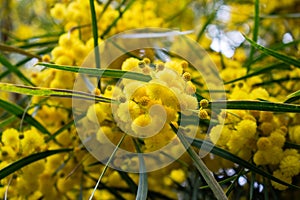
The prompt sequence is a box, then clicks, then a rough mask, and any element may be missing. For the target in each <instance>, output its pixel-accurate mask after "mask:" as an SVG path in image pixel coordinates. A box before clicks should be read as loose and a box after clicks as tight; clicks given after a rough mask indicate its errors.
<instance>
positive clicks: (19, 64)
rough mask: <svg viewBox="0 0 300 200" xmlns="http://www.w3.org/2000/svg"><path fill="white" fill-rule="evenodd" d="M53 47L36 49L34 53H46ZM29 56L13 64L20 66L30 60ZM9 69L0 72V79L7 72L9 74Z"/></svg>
mask: <svg viewBox="0 0 300 200" xmlns="http://www.w3.org/2000/svg"><path fill="white" fill-rule="evenodd" d="M52 49H53V47H48V48H46V49H42V50H41V51H38V52H37V53H36V54H37V55H41V54H46V53H49V52H50V51H51V50H52ZM30 60H31V58H29V57H26V58H24V59H22V60H20V61H19V62H18V63H16V64H15V66H16V67H17V68H18V67H20V66H21V65H23V64H25V63H26V62H28V61H30ZM10 73H11V71H10V70H6V71H4V72H3V73H1V74H0V80H1V79H2V78H4V77H6V76H7V75H8V74H10Z"/></svg>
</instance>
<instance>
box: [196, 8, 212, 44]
mask: <svg viewBox="0 0 300 200" xmlns="http://www.w3.org/2000/svg"><path fill="white" fill-rule="evenodd" d="M216 14H217V9H216V10H214V11H213V12H212V13H211V14H210V15H209V16H208V18H207V19H206V21H205V23H204V24H203V26H202V28H201V30H200V31H199V33H198V34H197V37H196V41H197V42H199V40H200V39H201V37H202V35H203V34H204V33H205V31H206V28H207V26H208V25H210V24H211V23H212V21H213V20H214V19H215V18H216Z"/></svg>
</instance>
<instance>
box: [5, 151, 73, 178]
mask: <svg viewBox="0 0 300 200" xmlns="http://www.w3.org/2000/svg"><path fill="white" fill-rule="evenodd" d="M70 151H72V149H57V150H49V151H44V152H40V153H35V154H31V155H29V156H27V157H25V158H21V159H20V160H18V161H15V162H13V163H12V164H10V165H8V166H7V167H5V168H3V169H1V170H0V180H1V179H3V178H5V177H7V176H8V175H10V174H12V173H14V172H15V171H17V170H19V169H21V168H22V167H25V166H27V165H29V164H30V163H33V162H35V161H38V160H41V159H43V158H46V157H48V156H51V155H54V154H58V153H66V152H70Z"/></svg>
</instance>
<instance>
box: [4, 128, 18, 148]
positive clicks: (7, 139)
mask: <svg viewBox="0 0 300 200" xmlns="http://www.w3.org/2000/svg"><path fill="white" fill-rule="evenodd" d="M19 135H20V134H19V132H18V131H17V130H16V129H13V128H9V129H6V130H5V131H3V133H2V138H1V140H2V142H3V144H4V145H6V146H11V147H12V148H13V149H15V150H16V151H18V148H19Z"/></svg>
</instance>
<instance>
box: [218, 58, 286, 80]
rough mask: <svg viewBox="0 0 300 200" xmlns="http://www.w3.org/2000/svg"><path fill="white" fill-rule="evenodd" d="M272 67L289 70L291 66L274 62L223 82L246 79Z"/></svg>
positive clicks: (266, 71) (272, 68)
mask: <svg viewBox="0 0 300 200" xmlns="http://www.w3.org/2000/svg"><path fill="white" fill-rule="evenodd" d="M274 69H280V70H290V69H291V67H290V66H289V65H287V64H285V63H282V62H280V63H275V64H271V65H269V66H267V67H264V68H261V69H258V70H255V71H254V72H252V73H249V74H247V75H245V76H242V77H240V78H236V79H233V80H231V81H227V82H225V83H224V84H225V85H226V84H229V83H234V82H236V81H240V80H244V79H247V78H250V77H253V76H257V75H260V74H263V73H268V72H270V71H272V70H274Z"/></svg>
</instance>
